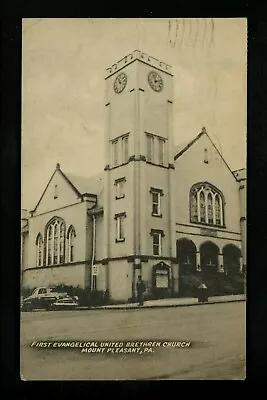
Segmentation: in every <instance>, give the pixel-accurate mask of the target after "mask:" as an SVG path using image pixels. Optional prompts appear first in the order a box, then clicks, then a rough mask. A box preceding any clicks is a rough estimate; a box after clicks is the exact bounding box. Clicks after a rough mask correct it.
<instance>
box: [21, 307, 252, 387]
mask: <svg viewBox="0 0 267 400" xmlns="http://www.w3.org/2000/svg"><path fill="white" fill-rule="evenodd" d="M245 304H246V303H245V301H236V302H225V303H217V304H215V303H213V304H202V305H201V306H200V305H192V306H190V307H186V306H184V307H174V308H173V307H166V308H156V307H155V308H141V309H121V310H118V309H109V310H107V309H98V310H78V311H50V312H47V311H33V312H28V313H24V312H22V313H21V378H22V379H24V380H113V379H116V380H195V379H196V380H226V379H227V380H243V379H245V333H246V332H245V328H246V327H245V307H246V305H245ZM141 340H143V341H146V342H153V341H155V342H158V341H161V342H162V341H163V342H170V343H172V344H177V343H178V342H182V341H189V342H190V344H191V345H190V347H184V348H181V347H177V346H176V347H172V346H171V345H169V346H168V347H163V346H161V347H158V348H154V349H152V350H153V351H152V352H147V353H146V352H143V353H142V354H141V353H133V354H120V353H97V354H96V353H87V352H81V349H79V348H51V347H49V348H36V347H31V343H32V342H34V341H35V342H37V341H42V342H44V341H48V342H52V341H75V342H78V341H80V342H89V341H90V342H94V341H109V342H112V341H113V342H115V341H141Z"/></svg>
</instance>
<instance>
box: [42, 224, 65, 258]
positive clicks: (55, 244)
mask: <svg viewBox="0 0 267 400" xmlns="http://www.w3.org/2000/svg"><path fill="white" fill-rule="evenodd" d="M45 245H46V252H45V264H46V265H55V264H61V263H63V262H64V255H65V251H64V250H65V222H64V221H63V220H62V219H61V218H58V217H55V218H53V219H52V220H51V221H50V222H49V223H48V225H47V226H46V229H45Z"/></svg>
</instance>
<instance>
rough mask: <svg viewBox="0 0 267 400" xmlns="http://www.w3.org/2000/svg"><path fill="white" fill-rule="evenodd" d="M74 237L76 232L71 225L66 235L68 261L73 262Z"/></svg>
mask: <svg viewBox="0 0 267 400" xmlns="http://www.w3.org/2000/svg"><path fill="white" fill-rule="evenodd" d="M75 237H76V232H75V229H74V227H73V226H72V225H71V226H70V227H69V229H68V233H67V245H68V261H69V262H72V261H74V239H75Z"/></svg>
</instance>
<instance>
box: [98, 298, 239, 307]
mask: <svg viewBox="0 0 267 400" xmlns="http://www.w3.org/2000/svg"><path fill="white" fill-rule="evenodd" d="M245 300H246V295H245V294H240V295H232V296H215V297H209V301H208V302H207V303H199V302H198V299H197V298H193V297H192V298H188V297H187V298H173V299H159V300H147V301H144V305H143V306H142V307H139V306H138V303H128V304H115V305H107V306H97V307H92V308H91V310H99V309H112V310H129V309H140V308H155V307H161V308H163V307H184V306H202V305H207V304H216V303H230V302H237V301H245Z"/></svg>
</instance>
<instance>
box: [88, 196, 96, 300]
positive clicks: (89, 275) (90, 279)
mask: <svg viewBox="0 0 267 400" xmlns="http://www.w3.org/2000/svg"><path fill="white" fill-rule="evenodd" d="M96 205H97V202H95V203H94V204H93V206H92V207H90V208H88V209H87V216H88V217H89V216H91V215H90V211H92V210H93V209H94V208H95V207H96ZM94 232H95V228H94V229H93V236H95V233H94ZM92 242H93V249H92V259H91V262H90V261H89V260H88V269H89V270H88V275H87V279H88V289H89V293H90V294H91V291H92V265H93V262H94V257H95V250H94V249H95V245H94V242H95V240H94V237H93V239H92ZM87 246H89V241H88V237H87ZM88 250H89V248H88ZM88 250H87V254H88ZM89 296H90V295H89Z"/></svg>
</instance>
